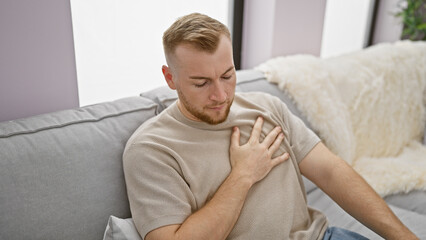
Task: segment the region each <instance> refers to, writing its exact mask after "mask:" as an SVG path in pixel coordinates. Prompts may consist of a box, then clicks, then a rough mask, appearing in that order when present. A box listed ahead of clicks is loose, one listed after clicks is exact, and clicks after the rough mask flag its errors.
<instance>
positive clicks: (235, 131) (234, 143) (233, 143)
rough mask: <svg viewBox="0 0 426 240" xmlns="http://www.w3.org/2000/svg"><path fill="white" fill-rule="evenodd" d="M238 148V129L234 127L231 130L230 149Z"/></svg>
mask: <svg viewBox="0 0 426 240" xmlns="http://www.w3.org/2000/svg"><path fill="white" fill-rule="evenodd" d="M239 146H240V129H238V127H234V128H233V129H232V135H231V147H239Z"/></svg>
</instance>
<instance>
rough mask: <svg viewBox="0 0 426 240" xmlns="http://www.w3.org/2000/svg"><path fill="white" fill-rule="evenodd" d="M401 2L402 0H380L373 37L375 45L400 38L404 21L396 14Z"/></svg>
mask: <svg viewBox="0 0 426 240" xmlns="http://www.w3.org/2000/svg"><path fill="white" fill-rule="evenodd" d="M399 2H401V0H381V1H379V5H378V9H377V16H376V23H375V27H374V33H373V39H372V44H373V45H374V44H377V43H381V42H395V41H397V40H399V39H400V37H401V33H402V23H401V20H400V19H398V18H396V17H395V16H394V15H395V13H396V12H397V11H398V7H397V6H398V3H399Z"/></svg>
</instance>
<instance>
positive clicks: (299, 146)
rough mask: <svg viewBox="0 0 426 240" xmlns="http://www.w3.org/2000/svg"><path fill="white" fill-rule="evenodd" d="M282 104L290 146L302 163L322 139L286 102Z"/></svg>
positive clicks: (298, 160)
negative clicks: (292, 111) (289, 108)
mask: <svg viewBox="0 0 426 240" xmlns="http://www.w3.org/2000/svg"><path fill="white" fill-rule="evenodd" d="M281 105H282V112H283V115H284V117H285V122H286V123H287V125H288V129H289V130H288V131H289V139H290V146H291V148H292V150H293V152H294V155H295V157H296V161H297V163H300V162H301V161H302V160H303V159H304V158H305V156H306V155H307V154H308V153H309V152H310V151H311V150H312V149H313V148H314V147H315V145H317V144H318V143H319V142H320V141H321V140H320V139H319V137H318V136H317V135H316V134H315V133H314V132H313V131H312V130H311V129H309V128H308V127H306V125H305V123H304V122H303V121H302V120H301V119H300V118H298V117H297V116H296V115H294V114H293V113H291V111H289V110H288V108H287V106H286V105H285V104H284V103H281Z"/></svg>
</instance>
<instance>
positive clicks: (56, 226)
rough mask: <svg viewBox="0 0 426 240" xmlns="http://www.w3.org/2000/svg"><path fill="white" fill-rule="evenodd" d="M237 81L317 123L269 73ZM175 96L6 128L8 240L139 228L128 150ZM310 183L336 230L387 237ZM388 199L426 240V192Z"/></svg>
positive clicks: (2, 232) (1, 228)
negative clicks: (126, 172) (128, 179)
mask: <svg viewBox="0 0 426 240" xmlns="http://www.w3.org/2000/svg"><path fill="white" fill-rule="evenodd" d="M237 76H238V84H237V91H263V92H268V93H270V94H272V95H275V96H278V97H279V98H280V99H281V100H282V101H284V102H286V103H287V105H288V106H289V108H290V110H291V111H292V112H293V113H294V114H296V115H298V116H299V117H301V118H302V120H304V121H305V123H306V125H307V126H309V123H308V122H307V121H306V120H305V119H304V118H303V116H301V115H300V113H299V112H298V111H297V109H296V108H295V106H294V104H293V103H292V102H291V100H290V98H289V97H288V96H287V95H285V94H284V93H283V92H281V91H280V90H279V89H278V88H277V87H276V86H275V85H273V84H271V83H269V82H267V81H266V79H265V78H264V76H263V74H262V73H260V72H257V71H253V70H246V71H238V72H237ZM175 99H176V94H175V92H173V91H171V90H169V89H168V88H167V87H162V88H158V89H154V90H152V91H149V92H145V93H142V94H141V96H135V97H130V98H125V99H119V100H117V101H113V102H106V103H101V104H96V105H92V106H87V107H83V108H78V109H72V110H65V111H61V112H55V113H50V114H44V115H39V116H35V117H30V118H26V119H19V120H15V121H9V122H2V123H0V239H63V240H68V239H102V238H103V237H104V233H105V229H107V230H108V231H107V232H108V234H105V235H108V237H111V236H112V237H114V236H113V235H114V231H112V230H114V229H112V228H117V227H119V228H120V227H123V226H122V225H120V226H112V225H111V224H112V221H111V218H110V216H115V217H116V218H113V219H127V220H126V221H127V223H129V227H131V225H132V222H131V219H130V218H131V213H130V210H129V203H128V199H127V194H126V186H125V182H124V176H123V169H122V152H123V148H124V146H125V144H126V141H127V139H128V138H129V137H130V136H131V134H132V133H133V131H134V130H136V128H137V127H138V126H139V125H140V124H142V123H143V122H144V121H146V120H147V119H149V118H151V117H153V116H155V115H156V114H158V113H159V112H161V111H162V110H163V109H164V108H166V107H167V106H168V105H170V103H172V102H173V101H175ZM305 183H306V185H307V188H306V189H307V193H308V201H309V204H310V205H311V206H313V207H315V208H317V209H320V210H321V211H323V212H324V213H325V214H326V215H327V217H328V219H329V221H330V224H331V225H334V226H341V227H345V228H348V229H352V230H354V231H358V232H361V233H363V234H365V235H366V236H368V237H370V238H371V239H380V238H379V237H378V236H377V235H375V234H374V233H373V232H371V231H370V230H369V229H367V228H365V227H364V226H362V225H361V224H360V223H358V222H357V221H356V220H354V219H353V218H352V217H350V216H349V215H348V214H346V213H345V212H344V211H343V210H342V209H340V208H339V207H338V206H337V205H336V204H335V203H333V201H331V200H330V199H329V198H328V197H327V196H326V195H325V194H324V193H323V192H322V191H321V190H320V189H318V188H317V187H316V186H315V185H314V184H312V183H311V182H309V181H308V180H306V182H305ZM386 200H387V201H388V203H389V204H390V205H391V207H392V209H393V210H394V212H395V213H396V214H397V215H398V216H399V217H400V218H401V220H402V221H403V222H404V223H406V224H407V225H408V226H409V227H410V228H411V229H412V230H413V231H414V232H415V233H416V234H418V236H419V237H420V238H421V239H426V193H425V192H421V191H415V192H411V193H408V194H399V195H394V196H390V197H387V198H386ZM109 220H110V221H109ZM108 223H109V225H108V227H107V224H108ZM111 229H112V230H111ZM128 236H130V235H128ZM106 237H107V236H106ZM117 237H123V236H122V235H120V236H118V235H117Z"/></svg>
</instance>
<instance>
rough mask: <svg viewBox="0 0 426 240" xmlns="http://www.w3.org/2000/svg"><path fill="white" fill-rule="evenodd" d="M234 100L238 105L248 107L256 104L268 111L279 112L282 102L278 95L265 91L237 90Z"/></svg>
mask: <svg viewBox="0 0 426 240" xmlns="http://www.w3.org/2000/svg"><path fill="white" fill-rule="evenodd" d="M235 100H236V101H235V102H236V103H237V104H238V105H242V106H244V105H247V107H249V108H252V107H253V106H258V107H261V108H266V109H268V110H269V111H276V110H279V111H280V112H281V108H282V105H283V104H284V103H283V102H282V101H281V100H280V99H279V98H278V97H276V96H273V95H271V94H269V93H265V92H238V93H236V94H235ZM284 105H285V104H284Z"/></svg>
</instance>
